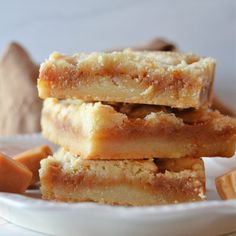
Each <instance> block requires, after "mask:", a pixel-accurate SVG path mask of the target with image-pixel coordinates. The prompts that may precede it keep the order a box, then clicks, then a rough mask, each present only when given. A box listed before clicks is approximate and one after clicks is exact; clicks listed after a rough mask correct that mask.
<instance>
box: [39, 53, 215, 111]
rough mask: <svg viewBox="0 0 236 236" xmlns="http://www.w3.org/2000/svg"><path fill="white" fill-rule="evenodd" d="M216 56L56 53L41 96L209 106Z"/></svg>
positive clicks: (43, 74) (44, 70)
mask: <svg viewBox="0 0 236 236" xmlns="http://www.w3.org/2000/svg"><path fill="white" fill-rule="evenodd" d="M214 69H215V60H214V59H212V58H208V57H206V58H204V57H199V56H196V55H193V54H183V53H176V52H137V51H131V50H129V49H127V50H124V51H122V52H110V53H91V54H85V53H77V54H75V55H73V56H66V55H62V54H59V53H53V54H52V55H51V56H50V57H49V59H48V60H47V61H46V62H45V63H43V64H42V65H41V68H40V74H39V79H38V91H39V96H40V97H41V98H43V99H45V98H47V97H54V98H58V99H65V98H78V99H82V100H85V101H108V102H127V103H140V104H153V105H164V106H170V107H177V108H190V107H194V108H199V107H202V106H206V105H208V104H209V102H210V100H211V94H212V84H213V78H214Z"/></svg>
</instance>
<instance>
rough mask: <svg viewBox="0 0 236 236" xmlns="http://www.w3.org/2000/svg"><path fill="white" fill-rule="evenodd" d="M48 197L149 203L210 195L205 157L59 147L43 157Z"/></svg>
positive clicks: (43, 181) (44, 193) (42, 171)
mask: <svg viewBox="0 0 236 236" xmlns="http://www.w3.org/2000/svg"><path fill="white" fill-rule="evenodd" d="M40 179H41V191H42V196H43V198H44V199H48V200H56V201H65V202H84V201H93V202H98V203H107V204H117V205H130V206H144V205H156V204H168V203H179V202H190V201H200V200H203V199H205V173H204V164H203V161H202V160H201V159H194V158H188V159H185V160H184V161H181V160H180V159H175V160H174V159H158V160H157V159H156V160H155V161H154V160H153V159H152V160H140V161H136V160H120V161H117V160H107V161H105V160H84V159H81V158H78V157H75V156H73V155H71V154H70V153H68V152H65V151H64V150H62V149H61V150H59V151H58V152H57V153H56V154H54V156H53V157H49V158H47V159H44V160H43V161H41V169H40Z"/></svg>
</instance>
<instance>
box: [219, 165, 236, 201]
mask: <svg viewBox="0 0 236 236" xmlns="http://www.w3.org/2000/svg"><path fill="white" fill-rule="evenodd" d="M215 184H216V190H217V192H218V194H219V196H220V197H221V198H222V199H223V200H227V199H236V169H234V170H232V171H230V172H228V173H226V174H224V175H222V176H219V177H217V178H216V179H215Z"/></svg>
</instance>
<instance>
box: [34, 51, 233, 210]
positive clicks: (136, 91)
mask: <svg viewBox="0 0 236 236" xmlns="http://www.w3.org/2000/svg"><path fill="white" fill-rule="evenodd" d="M214 68H215V61H214V59H212V58H208V57H199V56H196V55H193V54H183V53H177V52H138V51H132V50H129V49H126V50H124V51H121V52H108V53H91V54H85V53H77V54H75V55H73V56H65V55H62V54H59V53H53V54H52V55H51V56H50V57H49V59H48V60H47V61H46V62H45V63H43V64H42V65H41V68H40V75H39V79H38V90H39V96H40V97H41V98H43V99H45V100H44V106H43V110H42V118H41V125H42V133H43V135H44V136H45V137H46V138H47V139H49V140H50V141H52V142H54V143H55V144H58V145H60V146H61V148H60V149H59V150H58V151H57V152H56V153H55V154H54V155H53V156H49V157H48V158H47V159H44V160H43V161H42V162H41V169H40V178H41V190H42V195H43V198H44V199H49V200H58V201H66V202H81V201H94V202H99V203H108V204H118V205H133V206H143V205H155V204H167V203H178V202H189V201H199V200H204V199H205V198H206V195H205V170H204V163H203V160H202V159H201V157H215V156H221V157H231V156H232V155H233V154H234V152H235V142H236V123H235V120H234V119H233V118H230V117H227V116H224V115H222V114H220V113H219V112H218V111H213V110H211V109H210V108H209V106H210V102H211V97H212V84H213V79H214Z"/></svg>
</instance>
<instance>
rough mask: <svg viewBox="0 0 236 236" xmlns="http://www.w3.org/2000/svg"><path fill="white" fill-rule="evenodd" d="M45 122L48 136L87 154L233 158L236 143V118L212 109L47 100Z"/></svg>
mask: <svg viewBox="0 0 236 236" xmlns="http://www.w3.org/2000/svg"><path fill="white" fill-rule="evenodd" d="M133 106H134V107H133ZM41 125H42V133H43V135H44V136H45V137H46V138H47V139H49V140H50V141H52V142H54V143H56V144H58V145H60V146H63V147H64V148H65V149H67V150H70V152H71V153H73V154H75V155H80V156H81V157H82V158H86V159H103V158H105V157H107V156H109V159H143V158H152V157H158V158H182V157H202V156H207V157H212V156H222V157H230V156H232V155H234V152H235V145H236V120H235V119H233V118H229V117H226V116H223V115H221V114H220V113H219V112H214V111H208V110H199V111H192V110H189V111H177V110H170V109H169V108H166V107H159V106H148V105H140V106H137V105H127V104H126V105H124V104H123V105H122V104H119V107H118V105H117V104H112V105H108V104H102V103H100V102H97V103H86V102H83V101H81V100H76V99H74V100H61V101H59V100H57V99H46V100H45V102H44V107H43V110H42V119H41Z"/></svg>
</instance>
